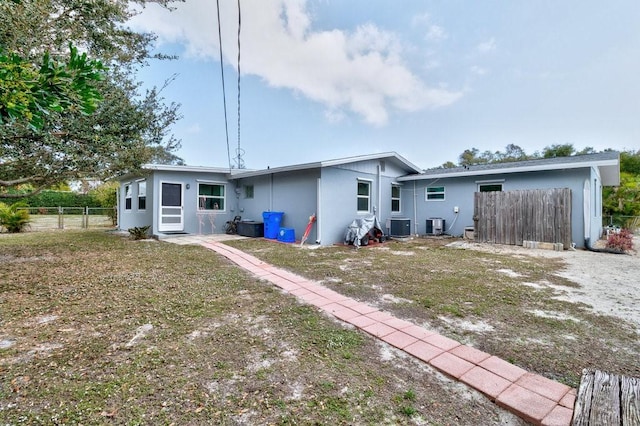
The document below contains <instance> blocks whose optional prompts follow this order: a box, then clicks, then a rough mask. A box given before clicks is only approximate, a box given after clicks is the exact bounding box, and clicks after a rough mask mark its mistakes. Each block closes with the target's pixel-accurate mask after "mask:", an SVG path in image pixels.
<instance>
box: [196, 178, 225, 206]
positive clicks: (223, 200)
mask: <svg viewBox="0 0 640 426" xmlns="http://www.w3.org/2000/svg"><path fill="white" fill-rule="evenodd" d="M200 185H211V186H213V185H217V186H221V187H222V189H223V194H222V197H214V196H210V195H200ZM200 197H204V198H205V199H206V198H221V199H222V204H223V206H222V208H221V209H203V208H200ZM226 211H227V183H222V182H211V181H197V185H196V212H197V213H208V212H221V213H222V212H226Z"/></svg>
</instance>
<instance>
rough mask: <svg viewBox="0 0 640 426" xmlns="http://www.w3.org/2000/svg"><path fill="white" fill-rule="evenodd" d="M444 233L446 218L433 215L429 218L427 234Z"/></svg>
mask: <svg viewBox="0 0 640 426" xmlns="http://www.w3.org/2000/svg"><path fill="white" fill-rule="evenodd" d="M442 234H444V219H442V218H439V217H431V218H429V219H427V235H442Z"/></svg>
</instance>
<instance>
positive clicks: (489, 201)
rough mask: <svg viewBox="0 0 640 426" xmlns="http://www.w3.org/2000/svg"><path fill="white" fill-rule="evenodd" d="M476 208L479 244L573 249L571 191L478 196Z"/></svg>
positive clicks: (528, 191) (531, 191)
mask: <svg viewBox="0 0 640 426" xmlns="http://www.w3.org/2000/svg"><path fill="white" fill-rule="evenodd" d="M473 208H474V210H473V211H474V214H473V220H474V225H475V239H476V241H479V242H491V243H496V244H511V245H522V243H523V242H524V241H537V242H547V243H562V244H563V246H564V248H565V249H567V248H569V247H571V190H570V189H569V188H557V189H533V190H522V191H505V192H501V191H495V192H476V193H475V198H474V207H473Z"/></svg>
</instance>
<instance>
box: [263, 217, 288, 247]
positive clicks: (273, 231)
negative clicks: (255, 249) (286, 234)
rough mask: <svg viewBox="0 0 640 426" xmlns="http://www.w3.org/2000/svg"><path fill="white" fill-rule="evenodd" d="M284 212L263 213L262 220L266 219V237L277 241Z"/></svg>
mask: <svg viewBox="0 0 640 426" xmlns="http://www.w3.org/2000/svg"><path fill="white" fill-rule="evenodd" d="M283 215H284V212H262V219H264V237H265V238H270V239H272V240H275V239H276V238H278V232H279V231H280V223H281V222H282V216H283Z"/></svg>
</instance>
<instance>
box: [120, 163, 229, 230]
mask: <svg viewBox="0 0 640 426" xmlns="http://www.w3.org/2000/svg"><path fill="white" fill-rule="evenodd" d="M136 180H137V179H131V180H126V181H122V182H121V183H120V200H119V203H120V212H119V213H120V222H119V223H120V225H119V228H120V229H121V230H127V229H128V228H131V227H134V226H147V225H151V233H152V234H154V235H155V234H158V220H159V214H160V213H159V212H160V198H159V197H160V187H161V184H162V182H167V183H178V184H180V185H182V196H183V201H182V202H183V224H184V227H183V230H184V232H188V233H191V234H199V233H202V234H211V233H224V225H225V222H226V221H227V220H230V219H232V218H233V216H234V215H235V209H236V199H235V192H234V184H233V183H229V182H228V181H227V179H226V176H225V175H224V174H221V173H196V172H173V171H157V170H156V171H153V172H151V173H150V175H149V176H147V177H146V181H147V203H146V204H147V207H146V210H145V211H144V212H141V211H139V210H138V209H137V196H138V193H137V185H136ZM129 182H131V183H130V184H131V185H132V188H133V197H132V198H133V199H132V209H131V210H125V208H124V206H125V191H124V188H125V185H127V183H129ZM200 182H202V183H219V184H222V185H224V186H225V203H226V205H225V206H224V207H225V208H224V209H223V210H216V211H215V212H213V211H208V212H200V214H198V183H200ZM187 185H188V186H189V188H188V189H187ZM211 220H213V226H212V222H211Z"/></svg>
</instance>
